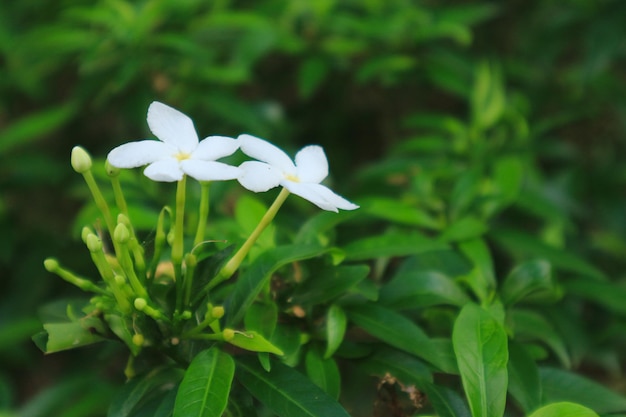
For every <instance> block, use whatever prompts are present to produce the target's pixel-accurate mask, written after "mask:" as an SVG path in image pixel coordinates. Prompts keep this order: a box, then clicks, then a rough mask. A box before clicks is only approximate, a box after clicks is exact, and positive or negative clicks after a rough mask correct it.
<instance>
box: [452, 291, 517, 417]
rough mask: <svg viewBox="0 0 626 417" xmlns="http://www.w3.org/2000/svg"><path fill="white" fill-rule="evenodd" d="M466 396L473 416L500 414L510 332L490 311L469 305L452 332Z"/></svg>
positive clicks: (502, 411) (497, 415)
mask: <svg viewBox="0 0 626 417" xmlns="http://www.w3.org/2000/svg"><path fill="white" fill-rule="evenodd" d="M452 343H453V346H454V352H455V354H456V358H457V362H458V366H459V371H460V373H461V380H462V382H463V388H464V389H465V395H466V397H467V400H468V402H469V405H470V409H471V410H472V416H474V417H500V416H502V415H503V413H504V406H505V404H506V391H507V382H508V375H507V361H508V348H507V335H506V332H505V331H504V328H503V327H502V326H501V325H500V323H499V322H498V321H497V320H496V319H495V318H494V317H492V316H491V314H490V313H489V312H487V311H486V310H484V309H482V308H481V307H479V306H478V305H476V304H473V303H471V304H466V305H465V307H463V309H462V310H461V312H460V313H459V316H458V317H457V319H456V322H455V323H454V329H453V331H452Z"/></svg>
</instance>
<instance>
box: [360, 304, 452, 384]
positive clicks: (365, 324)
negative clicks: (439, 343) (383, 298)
mask: <svg viewBox="0 0 626 417" xmlns="http://www.w3.org/2000/svg"><path fill="white" fill-rule="evenodd" d="M348 317H349V318H350V320H351V321H353V322H354V323H355V324H356V325H357V326H359V327H361V328H362V329H364V330H365V331H367V332H368V333H370V334H371V335H372V336H374V337H376V338H378V339H380V340H381V341H383V342H385V343H386V344H388V345H390V346H393V347H396V348H398V349H400V350H403V351H405V352H408V353H411V354H414V355H415V356H417V357H420V358H422V359H424V360H426V361H428V362H430V363H431V364H433V365H435V366H437V367H439V368H440V369H441V370H443V371H446V372H454V369H451V368H450V366H449V364H448V363H447V362H445V361H444V360H442V358H441V357H440V354H439V353H440V352H439V350H438V349H437V347H436V345H435V344H434V343H433V342H432V341H431V339H430V338H429V337H428V335H426V333H425V332H424V331H423V330H422V329H421V328H420V327H419V326H418V325H417V324H415V323H413V322H412V321H411V320H409V319H408V318H406V317H405V316H403V315H400V314H398V313H396V312H394V311H392V310H388V309H386V308H384V307H379V306H377V305H375V304H371V303H369V304H364V305H358V306H351V307H350V308H349V310H348Z"/></svg>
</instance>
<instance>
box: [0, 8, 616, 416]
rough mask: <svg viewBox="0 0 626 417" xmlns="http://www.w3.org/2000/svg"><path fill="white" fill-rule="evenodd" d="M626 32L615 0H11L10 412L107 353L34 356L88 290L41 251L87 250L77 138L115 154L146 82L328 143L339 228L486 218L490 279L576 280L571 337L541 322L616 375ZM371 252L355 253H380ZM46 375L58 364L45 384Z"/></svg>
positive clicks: (482, 232) (215, 129)
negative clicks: (63, 304) (69, 305)
mask: <svg viewBox="0 0 626 417" xmlns="http://www.w3.org/2000/svg"><path fill="white" fill-rule="evenodd" d="M625 32H626V3H623V2H620V1H618V0H596V1H588V0H568V1H554V0H548V1H539V0H535V1H521V0H514V1H510V2H494V1H492V2H489V1H486V0H485V1H480V2H479V1H472V2H468V1H459V0H456V1H455V0H451V1H428V0H422V1H409V0H386V1H385V0H367V1H361V0H343V1H338V0H323V1H304V0H296V1H281V0H263V1H255V2H253V1H228V0H214V1H202V0H178V1H173V0H143V1H131V0H100V1H86V0H55V1H43V2H41V1H19V2H17V1H16V2H2V3H0V174H1V175H0V187H1V188H0V189H1V190H2V192H1V193H0V227H1V228H2V233H3V238H2V239H1V240H0V271H1V274H2V279H1V280H0V292H1V293H2V298H1V299H0V352H1V353H2V355H0V357H1V359H0V363H1V366H2V368H1V369H0V413H2V412H3V410H7V412H10V410H19V409H22V410H33V409H35V408H36V407H42V408H41V409H40V411H38V412H39V413H40V414H36V412H34V411H33V412H30V411H29V412H30V414H28V415H51V414H50V413H55V412H56V411H51V410H60V409H61V408H54V407H62V406H63V405H62V404H59V403H54V401H52V403H50V404H49V405H46V403H45V401H48V400H46V398H48V397H45V395H48V396H49V398H53V397H54V398H56V397H55V395H57V394H54V390H56V391H61V390H63V389H67V390H69V389H71V388H68V387H71V386H72V384H79V385H81V384H84V382H82V381H83V379H84V378H87V379H89V378H95V375H98V372H101V371H102V370H99V369H97V367H96V366H94V368H93V369H91V368H88V369H81V371H82V372H83V374H80V375H79V376H77V377H69V378H64V377H61V375H60V373H61V371H60V370H59V368H60V365H58V364H57V362H59V361H60V362H61V363H62V367H63V368H64V369H66V368H67V367H70V368H71V367H72V365H71V362H75V363H76V368H84V367H83V366H82V364H83V363H88V361H87V358H90V357H92V356H93V354H94V353H93V351H87V352H79V353H75V354H74V356H67V357H65V356H62V357H61V358H60V359H59V357H55V358H49V357H46V358H44V359H41V358H40V355H39V353H38V352H37V351H36V350H35V349H34V348H33V347H32V346H31V343H30V341H29V335H30V334H32V333H34V332H35V330H36V329H38V322H37V320H36V316H35V314H36V310H37V307H38V306H39V305H40V304H42V303H43V302H44V301H46V300H50V299H52V298H53V296H55V295H59V294H63V295H69V296H72V295H76V293H74V292H71V290H68V289H67V288H66V287H65V286H64V285H62V284H60V283H58V282H57V281H56V280H55V279H53V278H51V277H50V276H49V275H48V274H47V273H45V271H44V270H43V268H42V267H41V261H42V259H43V258H44V257H45V256H47V255H50V254H53V255H55V256H58V257H60V258H64V259H67V260H68V262H69V263H70V266H73V267H76V269H82V270H89V269H88V268H89V266H88V265H87V264H86V263H85V264H81V262H82V261H81V260H80V259H73V258H72V256H71V254H72V253H75V251H76V250H82V248H80V249H78V248H79V246H80V245H79V244H78V242H77V240H76V236H77V235H76V233H75V232H74V233H73V234H72V233H70V231H71V230H72V227H73V226H74V223H73V222H74V217H75V215H76V214H78V212H79V209H80V208H81V204H82V203H81V201H82V199H83V197H84V196H85V191H84V190H83V189H82V188H78V187H75V184H77V183H78V181H79V178H76V176H74V175H72V174H73V173H72V172H71V170H70V169H68V167H69V153H70V149H71V147H72V146H73V145H75V144H81V145H83V146H85V147H86V148H88V149H89V150H90V151H91V152H92V153H93V154H94V155H98V156H104V155H106V153H107V152H108V151H109V150H110V149H111V148H113V147H114V146H116V145H118V144H120V143H122V142H126V141H128V140H135V139H137V138H141V137H147V136H149V132H148V131H147V130H146V129H145V122H144V117H145V109H146V108H147V105H148V103H149V102H151V101H153V100H160V101H163V102H165V103H168V104H171V105H173V106H175V107H177V108H179V109H181V110H184V111H185V113H187V114H189V115H192V116H193V118H194V120H195V121H196V124H197V125H198V126H197V127H198V131H201V132H211V133H214V134H224V135H236V134H238V133H241V132H248V133H251V134H254V135H257V136H260V137H266V138H271V140H272V141H273V142H274V143H277V144H279V145H281V146H282V147H283V148H285V149H288V150H290V151H292V150H294V149H297V148H299V147H300V146H301V145H304V144H308V143H319V144H321V145H323V146H324V147H325V149H326V150H327V152H328V155H329V160H330V161H331V174H332V175H333V178H331V180H332V181H333V182H334V185H335V188H336V189H338V191H340V192H342V193H343V194H344V195H346V196H348V197H349V198H350V199H352V200H354V201H357V202H359V203H360V204H361V205H362V210H363V212H364V213H365V214H366V215H365V216H360V217H357V218H355V220H354V221H355V225H353V226H347V225H345V226H344V225H342V226H341V227H342V228H343V229H342V231H343V233H342V234H341V235H340V237H341V238H342V239H344V240H346V242H342V243H348V244H349V243H350V241H353V240H356V238H357V237H371V238H372V239H374V238H375V236H379V237H378V238H379V239H382V240H381V241H379V242H376V241H372V242H369V244H370V246H369V250H371V251H373V252H374V253H376V252H377V251H379V250H380V243H381V242H383V241H389V242H390V241H393V240H394V239H395V241H398V240H397V238H398V236H403V233H404V232H407V231H412V230H415V229H418V230H420V231H422V232H424V233H427V234H430V235H431V236H436V237H437V239H438V241H439V242H444V243H446V244H448V243H452V244H460V245H462V244H463V242H465V241H472V239H476V238H484V239H485V241H486V242H487V244H488V245H489V248H490V250H491V251H493V258H494V266H495V271H496V274H495V275H496V276H497V277H505V276H507V274H508V273H509V272H510V271H511V269H512V267H513V265H517V264H519V263H520V262H524V261H527V260H531V259H536V258H541V259H545V260H547V261H549V262H550V264H551V265H552V267H553V268H554V271H555V273H556V276H557V278H558V279H557V281H558V282H559V285H560V286H561V287H562V288H561V291H562V294H563V299H562V300H561V302H559V303H558V304H551V303H546V304H545V305H541V306H540V307H537V310H536V311H538V312H540V313H541V316H540V317H541V318H540V319H539V320H541V321H542V322H543V321H546V320H547V322H546V323H547V326H548V327H550V328H558V329H559V331H560V335H561V338H562V339H563V340H564V341H565V342H563V341H562V340H561V339H559V340H561V341H560V342H554V341H550V340H548V341H546V340H544V342H545V343H546V345H547V346H549V347H550V348H551V349H552V351H553V352H554V355H555V356H556V357H557V358H558V359H559V360H560V361H561V364H562V365H563V366H565V365H567V364H566V363H563V362H566V361H567V360H571V362H572V363H571V364H569V365H570V366H571V367H572V368H573V369H580V371H581V372H589V373H590V374H592V375H594V376H595V375H598V374H600V375H601V377H604V378H613V379H612V381H617V382H618V383H620V384H622V386H623V384H624V382H623V380H619V379H617V377H619V376H620V375H621V371H622V369H623V361H624V354H623V352H624V351H625V350H624V347H625V344H626V343H625V342H626V339H625V338H624V335H625V334H626V332H625V330H626V321H625V320H624V318H625V316H626V311H625V309H624V306H623V299H624V297H623V295H626V294H625V291H626V290H625V289H624V288H625V287H624V285H625V282H624V270H625V267H626V261H625V257H624V254H625V253H626V216H625V215H624V213H625V209H626V186H625V185H626V165H624V164H623V158H622V155H624V153H625V152H626V83H624V78H623V73H624V70H625V59H626V46H625V44H624V42H623V39H624V36H625V35H626V33H625ZM137 174H138V173H137ZM128 182H129V183H130V184H135V186H136V187H137V189H145V187H146V184H147V183H145V182H142V179H141V178H140V177H139V175H137V176H136V177H131V176H130V174H129V177H128ZM127 189H128V187H127ZM149 191H150V195H151V196H152V198H154V200H155V204H151V203H150V202H139V201H137V200H135V203H136V204H135V205H136V206H137V210H139V211H142V210H143V211H142V212H145V213H146V214H145V215H146V216H148V217H149V216H150V215H153V211H154V209H155V207H159V205H158V204H156V202H158V203H162V202H163V200H164V199H165V198H164V197H163V196H162V195H161V194H160V192H159V191H160V190H159V189H151V190H149ZM216 193H217V194H216V195H217V196H220V195H222V196H227V195H229V194H228V193H227V192H226V190H223V191H221V192H220V191H219V190H218V191H217V192H216ZM132 199H133V197H132V196H131V197H130V200H132ZM229 204H231V203H229V202H224V204H223V205H222V208H221V209H222V210H229V209H230V208H229ZM142 205H143V206H142ZM146 205H147V207H146ZM292 209H293V213H298V212H302V211H307V210H308V211H309V212H312V210H310V207H308V206H307V205H306V203H303V204H301V205H300V206H298V205H297V203H294V204H292ZM88 210H90V207H85V208H83V211H82V217H81V219H84V218H89V215H88ZM151 210H152V211H151ZM282 221H284V222H286V223H289V222H291V223H292V224H296V223H297V222H298V221H300V217H298V215H297V214H294V215H293V218H288V219H284V220H282ZM77 223H78V224H80V225H82V224H83V223H84V221H81V220H79V221H77ZM146 224H150V223H149V222H148V221H146ZM322 226H323V224H322ZM216 227H221V228H222V229H223V230H225V233H233V234H236V233H238V232H237V229H236V228H235V227H234V226H233V225H229V224H227V223H223V224H221V225H218V226H216ZM346 236H347V237H348V238H346ZM380 236H382V237H380ZM385 236H386V238H385ZM392 238H393V239H392ZM409 243H410V245H414V244H415V242H413V241H410V242H409ZM355 244H356V243H355ZM359 244H361V245H364V244H363V243H359ZM348 248H350V246H348ZM367 250H368V247H354V246H353V247H352V252H349V253H352V255H349V256H352V257H353V258H352V259H355V260H358V259H370V255H369V254H368V252H367ZM468 250H469V249H468ZM390 253H392V254H393V255H394V256H396V255H397V256H399V255H401V254H402V251H401V250H392V251H391V252H390ZM64 254H65V255H66V256H64ZM466 255H467V253H466ZM379 256H381V257H383V258H384V254H379ZM442 259H445V258H437V257H435V258H432V259H430V260H429V259H419V260H417V261H415V262H422V263H424V262H426V263H428V262H432V263H433V264H437V263H442V262H443V263H444V264H447V262H445V261H442ZM72 263H75V264H72ZM393 266H394V265H393V260H392V259H391V258H388V259H386V260H379V261H378V262H377V263H376V264H375V265H374V267H375V268H374V270H375V271H378V272H380V273H379V274H377V275H376V276H375V278H376V279H378V280H380V281H381V282H383V281H385V280H388V279H389V277H390V276H389V273H390V272H389V271H393V268H392V267H393ZM388 268H391V269H388ZM511 274H513V273H512V272H511ZM453 276H456V275H455V274H453ZM396 279H398V278H396ZM472 279H473V278H472V277H469V276H468V277H467V285H468V286H469V287H470V288H480V286H479V285H476V286H475V287H472V285H473V284H472ZM493 279H494V280H495V279H496V278H493ZM498 281H502V279H500V278H498ZM392 282H393V281H392ZM508 285H513V284H508ZM389 288H391V289H389ZM387 291H388V293H386V295H385V297H390V298H388V302H389V303H392V304H393V303H399V304H397V305H400V306H401V305H402V300H400V299H394V298H393V287H388V290H387ZM538 292H539V293H540V292H541V291H538ZM513 293H514V292H511V294H513ZM474 295H475V296H478V297H480V296H481V295H480V294H474ZM539 295H540V294H539ZM392 301H393V302H392ZM544 301H545V300H544ZM431 314H433V315H437V314H441V315H442V316H443V317H445V312H442V311H437V310H432V311H431ZM533 318H536V317H530V318H529V317H528V316H527V315H526V316H524V315H523V314H522V315H520V316H518V321H520V322H521V323H532V319H533ZM429 322H430V323H431V325H433V326H434V323H436V320H431V321H429ZM572 322H576V323H577V324H580V327H577V326H574V325H573V324H572ZM444 327H445V326H444ZM435 330H436V329H433V331H435ZM526 330H527V337H528V338H530V339H535V340H542V336H541V335H540V334H536V333H534V334H533V333H532V331H531V330H533V327H532V326H529V328H527V329H526ZM534 331H535V332H538V331H539V330H537V328H534ZM546 334H549V332H548V333H546ZM544 339H545V337H544ZM561 343H565V345H566V346H567V347H563V346H561ZM563 349H565V350H566V351H567V352H568V353H569V354H568V355H567V357H568V358H569V359H567V360H564V359H563V358H564V357H565V356H563V355H560V354H559V352H562V351H563ZM99 354H100V355H105V356H106V355H110V356H106V357H107V358H109V359H110V358H111V357H112V358H116V359H117V361H115V360H113V361H112V363H116V364H118V368H119V369H121V368H122V367H123V366H124V365H123V363H119V358H117V357H116V356H115V353H111V352H105V353H99ZM90 355H91V356H90ZM546 355H547V353H546ZM64 372H65V371H64ZM42 373H45V374H46V375H50V380H49V383H48V384H45V385H46V386H35V387H31V385H32V382H33V381H35V380H39V378H40V374H42ZM117 373H119V372H117ZM92 374H93V375H92ZM116 378H117V377H107V378H105V379H106V380H107V381H108V380H116ZM59 380H62V382H61V383H58V381H59ZM619 381H621V382H619ZM52 383H56V384H57V385H56V386H54V387H53V388H50V387H51V386H52V385H51V384H52ZM101 385H102V386H101ZM46 389H48V390H49V391H45V390H46ZM93 390H94V391H93V392H91V391H90V392H86V393H84V398H83V402H84V403H85V406H84V408H83V409H81V410H83V411H80V410H78V409H77V410H78V411H74V414H72V415H76V416H91V415H94V416H95V415H101V413H102V411H101V410H103V409H106V402H101V398H96V399H93V398H94V397H93V396H94V392H96V390H99V391H98V392H100V393H101V395H107V393H108V394H109V395H110V393H111V389H110V386H109V385H108V382H102V381H100V382H99V383H98V384H95V385H93ZM41 392H43V393H41ZM46 393H47V394H46ZM58 395H60V394H58ZM42 398H43V399H42ZM81 398H82V397H81ZM32 399H34V400H32ZM31 400H32V401H31ZM37 404H39V405H37ZM46 407H49V408H47V409H46ZM99 407H100V408H99ZM16 412H17V411H16ZM26 412H27V411H24V413H26ZM99 413H100V414H99ZM17 415H20V414H17ZM24 415H26V414H24ZM63 415H70V414H67V413H63Z"/></svg>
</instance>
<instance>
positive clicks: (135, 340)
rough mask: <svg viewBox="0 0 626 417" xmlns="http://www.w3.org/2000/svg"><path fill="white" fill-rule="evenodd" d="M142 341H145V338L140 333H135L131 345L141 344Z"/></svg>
mask: <svg viewBox="0 0 626 417" xmlns="http://www.w3.org/2000/svg"><path fill="white" fill-rule="evenodd" d="M143 342H145V338H144V337H143V335H142V334H139V333H135V334H134V335H133V345H135V346H143Z"/></svg>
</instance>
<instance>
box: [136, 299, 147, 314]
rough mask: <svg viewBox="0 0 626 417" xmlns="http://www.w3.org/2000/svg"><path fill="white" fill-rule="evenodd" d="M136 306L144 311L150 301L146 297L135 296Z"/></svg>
mask: <svg viewBox="0 0 626 417" xmlns="http://www.w3.org/2000/svg"><path fill="white" fill-rule="evenodd" d="M134 304H135V308H136V309H137V310H139V311H143V309H144V308H146V306H147V305H148V302H147V301H146V299H145V298H135V303H134Z"/></svg>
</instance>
